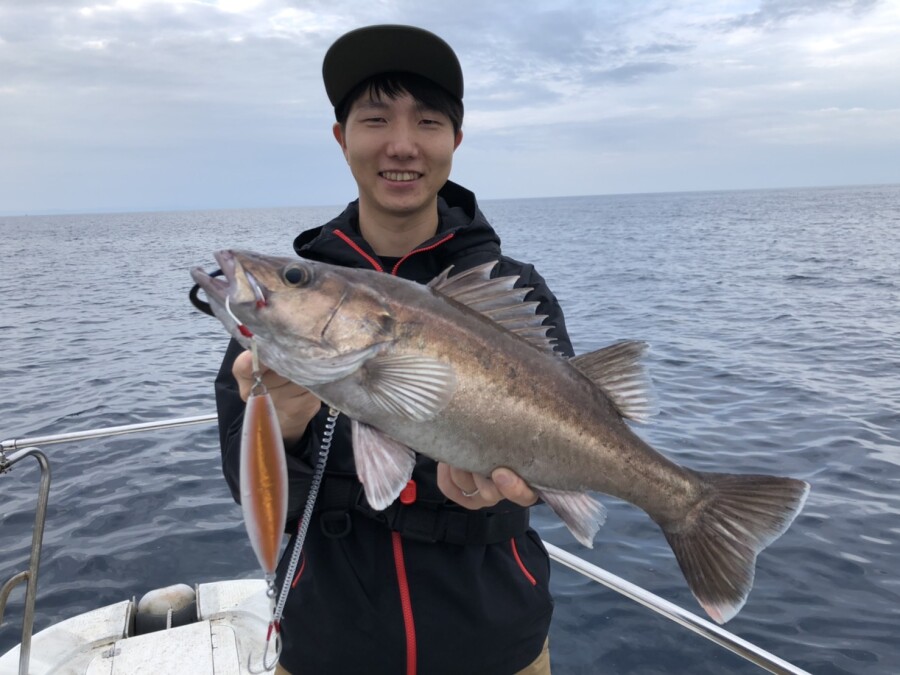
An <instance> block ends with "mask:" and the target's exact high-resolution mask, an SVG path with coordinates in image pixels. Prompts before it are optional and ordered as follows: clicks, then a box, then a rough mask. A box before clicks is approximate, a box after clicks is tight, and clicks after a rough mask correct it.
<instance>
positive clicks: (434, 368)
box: [362, 355, 456, 422]
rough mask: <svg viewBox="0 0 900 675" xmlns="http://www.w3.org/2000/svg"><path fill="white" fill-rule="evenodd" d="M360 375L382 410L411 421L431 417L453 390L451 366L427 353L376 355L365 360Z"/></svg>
mask: <svg viewBox="0 0 900 675" xmlns="http://www.w3.org/2000/svg"><path fill="white" fill-rule="evenodd" d="M362 377H363V385H364V387H365V389H366V391H368V393H369V396H371V398H372V400H373V401H374V402H375V403H376V404H377V405H378V406H379V407H380V408H381V409H382V410H384V411H385V412H388V413H391V414H395V415H401V416H402V417H405V418H407V419H411V420H413V421H415V422H427V421H428V420H430V419H432V418H433V417H434V416H435V415H437V414H438V413H439V412H440V411H441V410H443V409H444V407H445V406H446V405H447V403H449V402H450V399H451V398H452V397H453V394H454V393H455V392H456V373H455V372H454V370H453V367H452V366H451V365H450V364H448V363H444V362H442V361H438V360H437V359H432V358H429V357H427V356H418V355H399V356H380V357H378V358H375V359H372V360H371V361H369V362H368V363H366V365H365V367H364V369H363V371H362Z"/></svg>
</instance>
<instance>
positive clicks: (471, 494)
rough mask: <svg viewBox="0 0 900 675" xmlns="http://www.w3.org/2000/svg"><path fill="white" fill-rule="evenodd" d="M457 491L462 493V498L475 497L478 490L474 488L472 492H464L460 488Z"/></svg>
mask: <svg viewBox="0 0 900 675" xmlns="http://www.w3.org/2000/svg"><path fill="white" fill-rule="evenodd" d="M459 491H460V492H462V496H463V497H474V496H475V495H477V494H478V488H475V489H474V490H472V491H471V492H466V491H465V490H463V489H462V488H460V489H459Z"/></svg>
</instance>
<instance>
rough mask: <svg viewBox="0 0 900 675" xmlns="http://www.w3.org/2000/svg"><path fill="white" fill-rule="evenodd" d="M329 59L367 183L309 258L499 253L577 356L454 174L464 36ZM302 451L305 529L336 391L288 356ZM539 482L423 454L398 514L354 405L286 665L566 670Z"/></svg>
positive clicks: (234, 466)
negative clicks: (364, 479) (370, 481)
mask: <svg viewBox="0 0 900 675" xmlns="http://www.w3.org/2000/svg"><path fill="white" fill-rule="evenodd" d="M323 75H324V80H325V89H326V92H327V94H328V97H329V100H330V101H331V103H332V104H333V105H334V108H335V117H336V120H337V121H336V122H335V124H334V127H333V134H334V138H335V140H336V141H337V143H338V144H339V146H340V148H341V151H342V152H343V154H344V157H345V158H346V161H347V163H348V165H349V167H350V171H351V173H352V174H353V177H354V179H355V180H356V183H357V186H358V190H359V198H358V200H357V201H355V202H352V203H351V204H350V205H348V207H347V209H346V210H345V211H344V212H343V213H342V214H341V215H339V216H338V217H337V218H335V219H334V220H332V221H331V222H329V223H327V224H326V225H324V226H322V227H320V228H316V229H313V230H310V231H308V232H304V233H302V234H301V235H300V236H298V237H297V238H296V240H295V241H294V249H295V250H296V252H297V253H298V254H299V255H300V256H302V257H304V258H309V259H313V260H320V261H324V262H328V263H331V264H337V265H344V266H348V267H361V268H369V269H376V270H379V271H382V272H385V273H390V274H396V275H398V276H401V277H404V278H407V279H410V280H413V281H416V282H419V283H427V282H428V281H430V280H431V279H433V278H434V277H435V276H437V275H438V274H439V273H440V272H442V271H443V270H444V269H446V268H447V267H450V266H451V265H452V266H453V269H454V272H459V271H462V270H465V269H469V268H471V267H474V266H476V265H479V264H482V263H485V262H488V261H499V265H498V267H497V270H496V271H495V274H498V275H503V276H507V275H513V274H516V275H519V276H520V282H519V284H520V285H527V286H530V287H533V288H534V290H533V291H532V292H531V293H530V294H529V297H528V298H527V299H528V300H537V301H538V302H539V303H540V304H539V306H538V310H537V311H538V313H539V314H546V315H547V316H548V322H549V323H550V324H552V326H553V328H552V329H551V331H550V336H551V337H552V338H555V339H556V340H557V345H558V346H557V348H558V349H559V351H560V352H562V353H563V354H565V355H567V356H571V352H572V349H571V344H570V341H569V338H568V335H567V334H566V330H565V324H564V320H563V315H562V312H561V310H560V308H559V306H558V304H557V302H556V299H555V298H554V296H553V295H552V293H551V292H550V290H549V289H548V288H547V286H546V284H545V282H544V280H543V279H542V278H541V277H540V275H538V274H537V272H535V270H534V268H533V267H532V266H531V265H526V264H524V263H521V262H517V261H515V260H513V259H511V258H508V257H506V256H503V255H502V254H501V251H500V241H499V238H498V237H497V235H496V233H495V232H494V231H493V229H492V228H491V227H490V225H489V224H488V223H487V221H486V220H485V218H484V216H483V215H482V213H481V212H480V210H479V209H478V207H477V204H476V202H475V197H474V195H473V194H472V193H470V192H469V191H467V190H465V189H464V188H462V187H460V186H458V185H455V184H454V183H452V182H449V181H448V177H449V175H450V169H451V166H452V160H453V153H454V151H455V150H456V148H457V147H459V144H460V143H461V141H462V129H461V127H462V117H463V104H462V96H463V78H462V71H461V69H460V66H459V62H458V60H457V58H456V55H455V54H454V53H453V50H452V49H451V48H450V47H449V46H448V45H447V44H446V43H445V42H444V41H443V40H441V39H440V38H439V37H437V36H436V35H433V34H432V33H429V32H427V31H424V30H421V29H418V28H413V27H409V26H371V27H367V28H362V29H359V30H355V31H351V32H350V33H347V34H346V35H344V36H343V37H341V38H340V39H338V40H337V41H336V42H335V43H334V44H333V45H332V46H331V48H330V49H329V50H328V52H327V54H326V56H325V60H324V64H323ZM263 382H264V384H265V385H266V387H267V389H268V391H269V393H270V394H271V396H272V399H273V402H274V404H275V407H276V410H277V412H278V418H279V422H280V424H281V431H282V435H283V437H284V442H285V449H286V453H287V459H288V467H289V475H290V485H291V496H290V507H289V526H288V531H289V532H295V531H296V521H297V519H298V517H299V515H300V513H302V509H303V505H304V502H305V499H306V494H307V491H308V487H309V482H310V478H311V474H312V471H313V466H314V464H315V461H316V457H317V455H318V452H319V448H320V443H321V441H322V438H323V433H324V428H325V424H326V420H327V417H328V409H327V407H324V406H322V404H321V403H320V402H319V400H318V399H316V398H315V396H313V395H312V394H311V393H310V392H308V391H306V390H305V389H303V388H302V387H300V386H298V385H295V384H293V383H291V382H289V381H287V380H286V379H284V378H283V377H281V376H280V375H278V374H277V373H275V372H272V371H266V372H265V375H264V377H263ZM252 384H253V378H252V376H251V360H250V356H249V353H247V352H242V349H241V347H240V346H239V345H238V344H237V343H236V342H235V341H232V342H231V344H230V345H229V348H228V351H227V352H226V355H225V359H224V361H223V363H222V368H221V370H220V372H219V376H218V378H217V380H216V399H217V407H218V412H219V430H220V436H221V442H222V458H223V468H224V472H225V476H226V479H227V481H228V484H229V486H230V488H231V490H232V493H233V494H234V496H235V499H238V498H239V488H238V485H239V475H238V457H239V447H240V432H241V423H242V416H243V408H244V402H245V401H246V399H247V396H248V395H249V390H250V387H251V386H252ZM535 501H536V496H535V494H534V493H533V492H532V491H531V490H530V488H529V487H528V486H527V485H526V484H525V483H524V481H522V480H521V478H519V477H518V476H517V475H516V474H515V473H513V472H511V471H509V470H508V469H504V468H499V469H497V470H495V471H494V472H493V473H492V475H491V476H478V475H473V474H471V473H469V472H466V471H462V470H458V469H456V468H454V467H449V466H446V465H443V464H441V465H436V464H435V462H433V461H431V460H429V459H427V458H425V457H421V456H419V457H418V460H417V464H416V469H415V471H414V472H413V480H412V481H410V484H409V485H407V488H406V489H405V490H404V491H403V493H402V494H401V496H400V498H399V499H398V500H397V501H396V502H395V503H394V504H392V505H391V506H390V507H388V509H386V510H385V511H383V512H376V511H374V510H373V509H372V508H371V507H369V506H368V504H367V503H366V501H365V497H364V495H363V491H362V487H361V485H360V483H359V482H358V480H357V479H356V473H355V468H354V464H353V453H352V446H351V440H350V425H349V422H348V420H347V419H346V418H345V417H343V416H341V417H339V418H338V425H337V429H336V432H335V435H334V442H333V445H332V449H331V454H330V456H329V459H328V465H327V471H326V474H325V479H324V481H323V484H322V489H321V492H320V495H319V497H318V499H317V501H316V512H315V516H314V519H313V521H312V523H311V526H310V529H309V532H308V534H307V538H306V541H305V543H304V550H303V557H302V562H301V565H300V567H299V572H298V573H297V574H296V576H295V578H294V579H288V580H285V579H284V575H285V573H286V567H287V558H289V556H288V555H285V556H284V559H283V560H282V563H281V565H280V566H279V579H278V584H279V586H281V584H282V583H285V582H286V583H289V584H291V585H292V591H291V593H290V594H289V596H288V601H287V606H286V608H285V612H284V618H283V621H282V640H283V651H282V653H281V656H280V662H279V667H278V670H277V671H276V672H279V673H291V674H293V675H319V674H322V675H326V674H327V675H340V674H343V673H348V674H350V673H366V674H367V675H379V674H382V673H384V674H385V675H387V674H390V675H396V674H398V673H406V674H407V675H412V674H414V673H420V674H422V675H432V674H436V675H440V674H443V673H446V674H447V675H458V674H459V673H467V674H476V673H482V674H484V675H513V674H514V673H520V672H521V673H549V672H550V664H549V655H548V651H547V633H548V630H549V624H550V615H551V612H552V600H551V598H550V594H549V589H548V582H549V559H548V557H547V554H546V551H545V550H544V548H543V545H542V544H541V542H540V539H539V538H538V536H537V534H536V533H535V532H534V531H533V530H532V529H530V528H529V527H528V510H527V507H528V506H530V505H532V504H533V503H534V502H535Z"/></svg>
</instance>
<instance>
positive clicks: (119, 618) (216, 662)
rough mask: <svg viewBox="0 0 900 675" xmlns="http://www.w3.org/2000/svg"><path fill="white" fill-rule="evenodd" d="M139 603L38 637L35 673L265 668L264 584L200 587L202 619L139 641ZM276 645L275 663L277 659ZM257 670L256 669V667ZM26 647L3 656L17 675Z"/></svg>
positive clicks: (205, 673) (149, 674) (170, 673)
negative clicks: (136, 621)
mask: <svg viewBox="0 0 900 675" xmlns="http://www.w3.org/2000/svg"><path fill="white" fill-rule="evenodd" d="M134 609H135V607H134V603H133V602H132V601H131V600H125V601H122V602H118V603H116V604H114V605H108V606H106V607H101V608H99V609H95V610H92V611H90V612H86V613H84V614H80V615H78V616H75V617H73V618H71V619H67V620H65V621H61V622H59V623H57V624H54V625H53V626H51V627H49V628H47V629H46V630H43V631H41V632H40V633H36V634H35V635H34V637H33V640H32V645H31V662H30V667H29V670H28V672H29V675H185V674H186V673H190V674H191V675H246V674H249V673H251V672H253V673H259V672H261V671H262V670H263V666H262V656H263V650H264V649H265V638H266V631H267V628H268V622H269V618H270V616H271V601H270V599H269V598H268V597H267V596H266V585H265V582H264V581H262V580H261V579H260V580H242V581H221V582H216V583H211V584H201V585H199V586H198V587H197V614H198V620H197V621H196V622H194V623H190V624H187V625H184V626H178V627H174V628H169V629H164V630H160V631H156V632H153V633H147V634H145V635H136V636H131V635H130V631H131V626H132V617H133V613H134ZM273 649H274V642H273V644H272V645H271V646H270V651H269V658H268V660H269V661H274V660H275V658H274V652H273V651H272V650H273ZM251 666H252V670H251V669H250V668H251ZM18 672H19V648H18V647H16V648H14V649H12V650H10V651H9V652H7V653H6V654H4V655H3V656H2V657H0V675H17V674H18Z"/></svg>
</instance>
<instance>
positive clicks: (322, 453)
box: [272, 407, 341, 630]
mask: <svg viewBox="0 0 900 675" xmlns="http://www.w3.org/2000/svg"><path fill="white" fill-rule="evenodd" d="M340 414H341V413H340V411H339V410H335V409H334V408H331V407H329V408H328V419H327V420H326V421H325V433H324V434H323V435H322V442H321V444H320V445H319V457H318V459H317V460H316V469H315V472H314V473H313V478H312V483H311V484H310V486H309V495H308V496H307V497H306V506H305V507H304V509H303V517H302V518H301V519H300V527H299V529H298V530H297V538H296V539H294V548H293V550H292V551H291V561H290V564H289V565H288V569H287V573H286V574H285V575H284V583H283V584H282V586H281V594H280V595H279V596H278V604H277V605H275V613H274V614H273V615H272V621H273V622H274V624H275V626H276V627H277V626H278V625H279V623H280V622H281V614H282V613H283V612H284V605H285V603H287V596H288V593H289V592H290V590H291V580H292V579H293V578H294V573H295V572H296V571H297V564H298V563H299V562H300V555H301V553H302V552H303V541H304V539H306V531H307V530H308V529H309V521H310V520H312V514H313V507H314V506H315V503H316V496H317V495H318V494H319V486H320V485H321V484H322V477H323V476H324V475H325V462H326V461H327V460H328V452H329V451H330V450H331V441H332V439H333V438H334V430H335V427H336V426H337V418H338V415H340ZM276 630H277V628H276Z"/></svg>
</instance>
